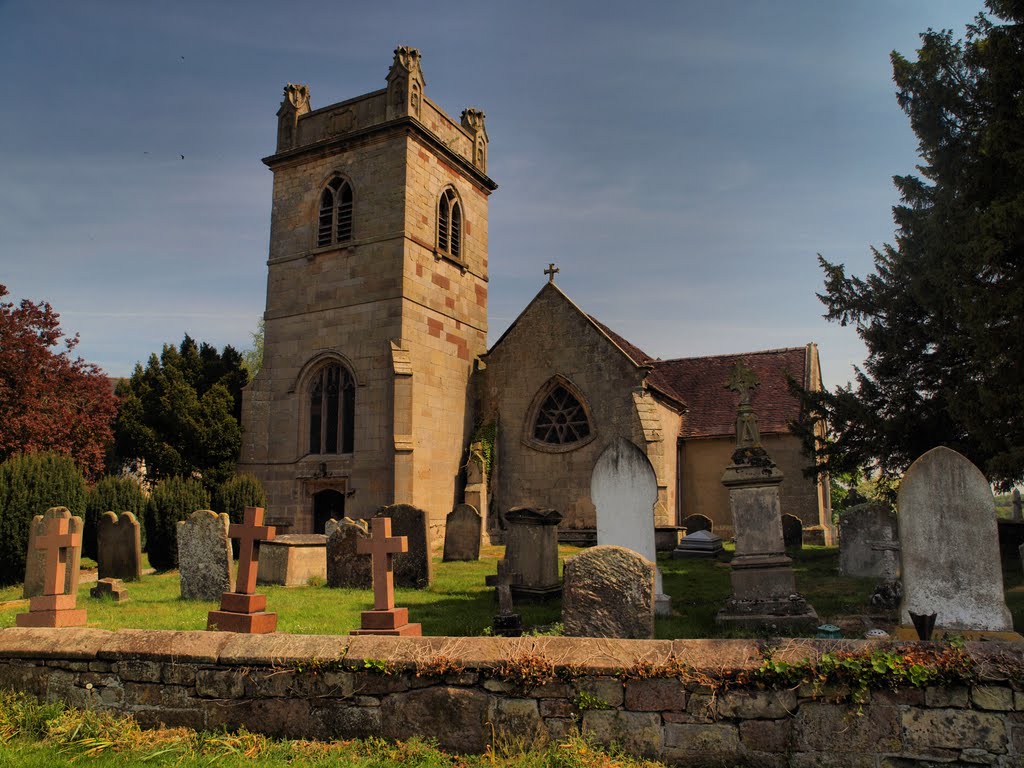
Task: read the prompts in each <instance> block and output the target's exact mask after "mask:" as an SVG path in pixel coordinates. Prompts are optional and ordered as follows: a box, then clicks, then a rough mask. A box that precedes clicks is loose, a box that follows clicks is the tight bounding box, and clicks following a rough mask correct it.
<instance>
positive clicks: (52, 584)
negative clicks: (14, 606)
mask: <svg viewBox="0 0 1024 768" xmlns="http://www.w3.org/2000/svg"><path fill="white" fill-rule="evenodd" d="M61 509H63V508H61ZM64 511H65V512H67V510H66V509H65V510H64ZM41 517H42V516H41ZM72 520H78V521H79V523H81V520H82V519H81V518H76V517H68V516H65V515H63V514H55V515H53V516H52V517H48V518H45V517H44V520H43V526H44V527H43V531H42V532H41V533H38V534H37V535H36V536H35V538H34V539H33V541H32V546H33V548H34V549H35V550H37V551H39V552H41V553H42V554H43V560H44V565H43V590H42V594H40V595H35V596H34V597H31V598H29V601H28V604H29V610H28V613H19V614H17V615H16V616H15V617H14V623H15V626H18V627H80V626H82V625H84V624H85V619H86V616H85V611H84V610H82V609H80V608H76V607H75V600H76V599H77V595H76V593H74V592H71V593H68V592H65V591H64V589H65V585H66V583H67V582H66V578H65V576H66V572H67V569H68V563H69V561H70V560H71V559H72V553H73V551H74V550H78V551H79V553H81V550H82V534H81V533H72V532H71V521H72ZM80 556H81V555H80V554H79V557H80Z"/></svg>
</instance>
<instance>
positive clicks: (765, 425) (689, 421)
mask: <svg viewBox="0 0 1024 768" xmlns="http://www.w3.org/2000/svg"><path fill="white" fill-rule="evenodd" d="M807 357H808V347H789V348H786V349H768V350H764V351H761V352H745V353H741V354H738V355H715V356H713V357H685V358H680V359H678V360H656V361H654V362H653V363H652V365H653V370H652V371H651V374H650V376H649V377H648V381H649V383H650V384H652V385H654V386H655V387H658V388H663V387H667V388H669V389H670V390H671V391H674V392H676V393H678V394H679V396H680V397H681V398H682V400H683V402H685V403H686V405H687V407H688V409H689V410H688V412H687V414H686V415H685V416H684V417H683V428H682V430H681V431H680V434H679V436H680V437H682V438H684V439H685V438H695V437H716V436H721V435H732V434H735V432H736V407H737V406H738V405H739V402H740V398H739V395H738V394H737V393H735V392H730V391H728V390H727V389H726V388H725V383H726V381H728V380H729V376H730V375H731V374H732V372H733V369H734V368H735V367H736V362H737V361H738V360H743V362H744V363H745V364H746V365H747V366H748V367H750V368H751V369H752V370H753V371H754V373H755V374H756V375H757V378H758V380H759V381H760V382H761V385H760V386H759V387H758V388H757V389H756V390H755V391H754V396H753V398H751V401H750V402H751V405H753V407H754V413H755V414H757V423H758V427H759V428H760V430H761V432H762V433H772V432H788V431H789V423H790V422H791V421H795V420H796V419H798V418H800V400H799V398H797V397H796V396H795V395H794V394H793V393H792V392H790V390H789V383H788V381H789V378H790V377H792V378H793V379H796V381H797V382H798V383H800V384H803V385H804V386H806V385H807V383H808V381H807V378H808V376H807Z"/></svg>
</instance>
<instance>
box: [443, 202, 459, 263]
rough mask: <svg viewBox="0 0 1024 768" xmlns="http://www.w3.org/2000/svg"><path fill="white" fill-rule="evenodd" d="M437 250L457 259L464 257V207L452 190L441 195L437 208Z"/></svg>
mask: <svg viewBox="0 0 1024 768" xmlns="http://www.w3.org/2000/svg"><path fill="white" fill-rule="evenodd" d="M437 248H438V250H440V251H444V252H445V253H447V254H450V255H451V256H453V257H455V258H456V259H458V258H460V257H461V256H462V205H461V204H460V203H459V198H458V197H456V196H455V192H454V191H452V190H450V189H446V190H445V191H444V192H443V193H441V201H440V203H439V204H438V208H437Z"/></svg>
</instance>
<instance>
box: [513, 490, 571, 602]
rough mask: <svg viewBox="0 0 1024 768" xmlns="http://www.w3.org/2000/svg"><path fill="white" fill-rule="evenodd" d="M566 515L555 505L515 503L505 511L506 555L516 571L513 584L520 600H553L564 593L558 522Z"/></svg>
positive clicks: (515, 596)
mask: <svg viewBox="0 0 1024 768" xmlns="http://www.w3.org/2000/svg"><path fill="white" fill-rule="evenodd" d="M561 521H562V516H561V514H559V513H558V512H556V511H555V510H553V509H542V510H537V509H530V508H529V507H515V508H513V509H510V510H509V511H508V512H507V513H506V515H505V522H506V523H508V530H507V531H506V533H505V559H506V560H508V561H509V567H510V570H511V572H512V573H513V574H516V581H515V582H513V583H512V584H511V587H510V589H511V592H512V596H513V597H514V598H515V599H517V600H526V601H538V600H549V599H551V598H553V597H558V596H559V595H561V594H562V580H561V579H560V578H559V576H558V524H559V523H560V522H561Z"/></svg>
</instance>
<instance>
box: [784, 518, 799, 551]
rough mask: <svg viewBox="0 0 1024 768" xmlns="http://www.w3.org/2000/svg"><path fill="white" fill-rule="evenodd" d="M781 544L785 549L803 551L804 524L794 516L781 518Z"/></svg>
mask: <svg viewBox="0 0 1024 768" xmlns="http://www.w3.org/2000/svg"><path fill="white" fill-rule="evenodd" d="M782 543H783V545H784V546H785V547H786V549H803V547H804V524H803V521H802V520H800V518H799V517H797V516H796V515H783V516H782Z"/></svg>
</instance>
